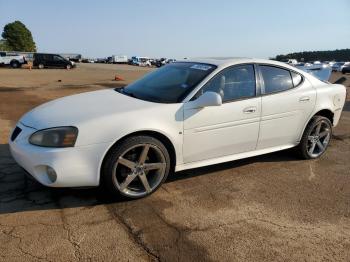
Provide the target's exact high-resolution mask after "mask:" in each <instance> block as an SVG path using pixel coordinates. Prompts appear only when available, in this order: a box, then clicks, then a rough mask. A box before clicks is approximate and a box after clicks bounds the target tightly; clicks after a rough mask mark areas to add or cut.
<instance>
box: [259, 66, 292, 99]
mask: <svg viewBox="0 0 350 262" xmlns="http://www.w3.org/2000/svg"><path fill="white" fill-rule="evenodd" d="M260 70H261V74H262V77H263V80H264V86H265V94H272V93H276V92H281V91H285V90H288V89H291V88H293V87H294V86H293V81H292V77H291V74H290V71H289V70H286V69H282V68H278V67H273V66H260ZM296 81H297V79H296Z"/></svg>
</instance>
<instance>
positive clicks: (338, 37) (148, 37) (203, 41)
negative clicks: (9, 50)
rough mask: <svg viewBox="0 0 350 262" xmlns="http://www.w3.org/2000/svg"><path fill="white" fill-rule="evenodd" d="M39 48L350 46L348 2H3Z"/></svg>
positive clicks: (88, 53) (242, 53) (173, 52)
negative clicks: (29, 33) (30, 34)
mask: <svg viewBox="0 0 350 262" xmlns="http://www.w3.org/2000/svg"><path fill="white" fill-rule="evenodd" d="M0 10H1V15H0V30H1V31H2V28H3V27H4V26H5V25H6V24H7V23H9V22H13V21H15V20H20V21H21V22H23V23H24V24H25V25H26V26H27V27H28V28H29V29H30V30H31V32H32V34H33V37H34V41H35V42H36V45H37V49H38V51H40V52H55V53H80V54H82V55H83V56H85V57H106V56H110V55H113V54H114V55H118V54H124V55H128V56H132V55H139V56H149V57H168V58H184V57H219V56H220V57H255V58H269V57H274V56H276V55H278V54H286V53H291V52H297V51H313V50H333V49H342V48H350V20H349V19H350V0H332V1H331V0H289V1H283V0H264V1H263V0H260V1H259V0H236V1H235V0H215V1H213V0H187V1H186V0H176V1H171V0H147V1H142V0H124V1H121V0H114V1H112V0H111V1H108V0H100V1H97V0H95V1H93V0H50V1H44V0H41V1H40V0H22V1H21V0H0Z"/></svg>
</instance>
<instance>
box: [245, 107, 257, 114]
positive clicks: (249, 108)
mask: <svg viewBox="0 0 350 262" xmlns="http://www.w3.org/2000/svg"><path fill="white" fill-rule="evenodd" d="M255 111H256V107H255V106H250V107H247V108H244V109H243V113H245V114H251V113H254V112H255Z"/></svg>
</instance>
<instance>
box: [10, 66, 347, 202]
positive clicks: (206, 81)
mask: <svg viewBox="0 0 350 262" xmlns="http://www.w3.org/2000/svg"><path fill="white" fill-rule="evenodd" d="M345 96H346V88H345V87H344V86H343V85H340V84H330V83H328V82H323V81H321V80H319V79H317V78H316V77H314V76H312V75H310V74H308V73H306V72H304V71H302V70H299V69H298V68H296V67H294V66H290V65H287V64H285V63H280V62H276V61H270V60H260V59H229V60H228V59H226V60H225V59H221V60H213V59H204V60H192V61H191V60H186V61H183V62H175V63H171V64H168V65H166V66H164V67H162V68H160V69H158V70H155V71H153V72H152V73H150V74H147V75H146V76H145V77H143V78H142V79H140V80H138V81H136V82H134V83H131V84H130V85H128V86H126V87H124V88H116V89H114V90H113V89H107V90H99V91H95V92H88V93H82V94H78V95H73V96H69V97H65V98H61V99H57V100H54V101H51V102H48V103H46V104H44V105H42V106H39V107H37V108H36V109H34V110H31V111H30V112H28V113H27V114H25V115H24V116H23V117H22V118H21V119H20V120H19V121H18V123H17V126H16V128H15V129H14V130H13V132H12V135H11V137H10V140H9V146H10V150H11V153H12V155H13V157H14V159H15V160H16V161H17V163H18V164H19V165H20V166H22V167H23V168H24V169H25V170H26V171H28V172H29V173H30V174H31V175H32V176H33V177H34V178H35V179H36V180H38V181H39V182H40V183H42V184H43V185H46V186H50V187H78V186H97V185H99V184H100V185H103V186H105V187H106V188H107V189H109V190H110V191H111V192H113V193H115V194H120V195H122V196H125V197H128V198H141V197H144V196H147V195H149V194H151V193H153V192H154V191H156V190H157V189H158V188H159V187H160V185H161V184H162V183H163V182H164V181H165V180H166V178H167V176H168V174H169V173H171V172H174V171H181V170H186V169H190V168H197V167H202V166H208V165H213V164H218V163H222V162H228V161H233V160H237V159H242V158H247V157H252V156H256V155H261V154H266V153H271V152H275V151H279V150H283V149H287V148H292V147H296V151H297V152H298V153H299V155H300V156H301V157H302V158H304V159H316V158H319V157H320V156H321V155H322V154H324V153H325V152H326V150H327V148H328V145H329V143H330V140H331V137H332V130H333V127H334V126H336V125H337V124H338V122H339V119H340V116H341V112H342V109H343V107H344V103H345ZM92 105H93V106H92ZM77 108H78V109H79V110H77ZM130 120H132V121H130Z"/></svg>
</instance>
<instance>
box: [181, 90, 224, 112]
mask: <svg viewBox="0 0 350 262" xmlns="http://www.w3.org/2000/svg"><path fill="white" fill-rule="evenodd" d="M221 105H222V98H221V96H220V95H219V94H218V93H216V92H205V93H204V94H203V95H201V96H200V97H198V98H197V99H196V100H194V101H191V102H188V103H187V106H186V108H188V109H197V108H203V107H207V106H221Z"/></svg>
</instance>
